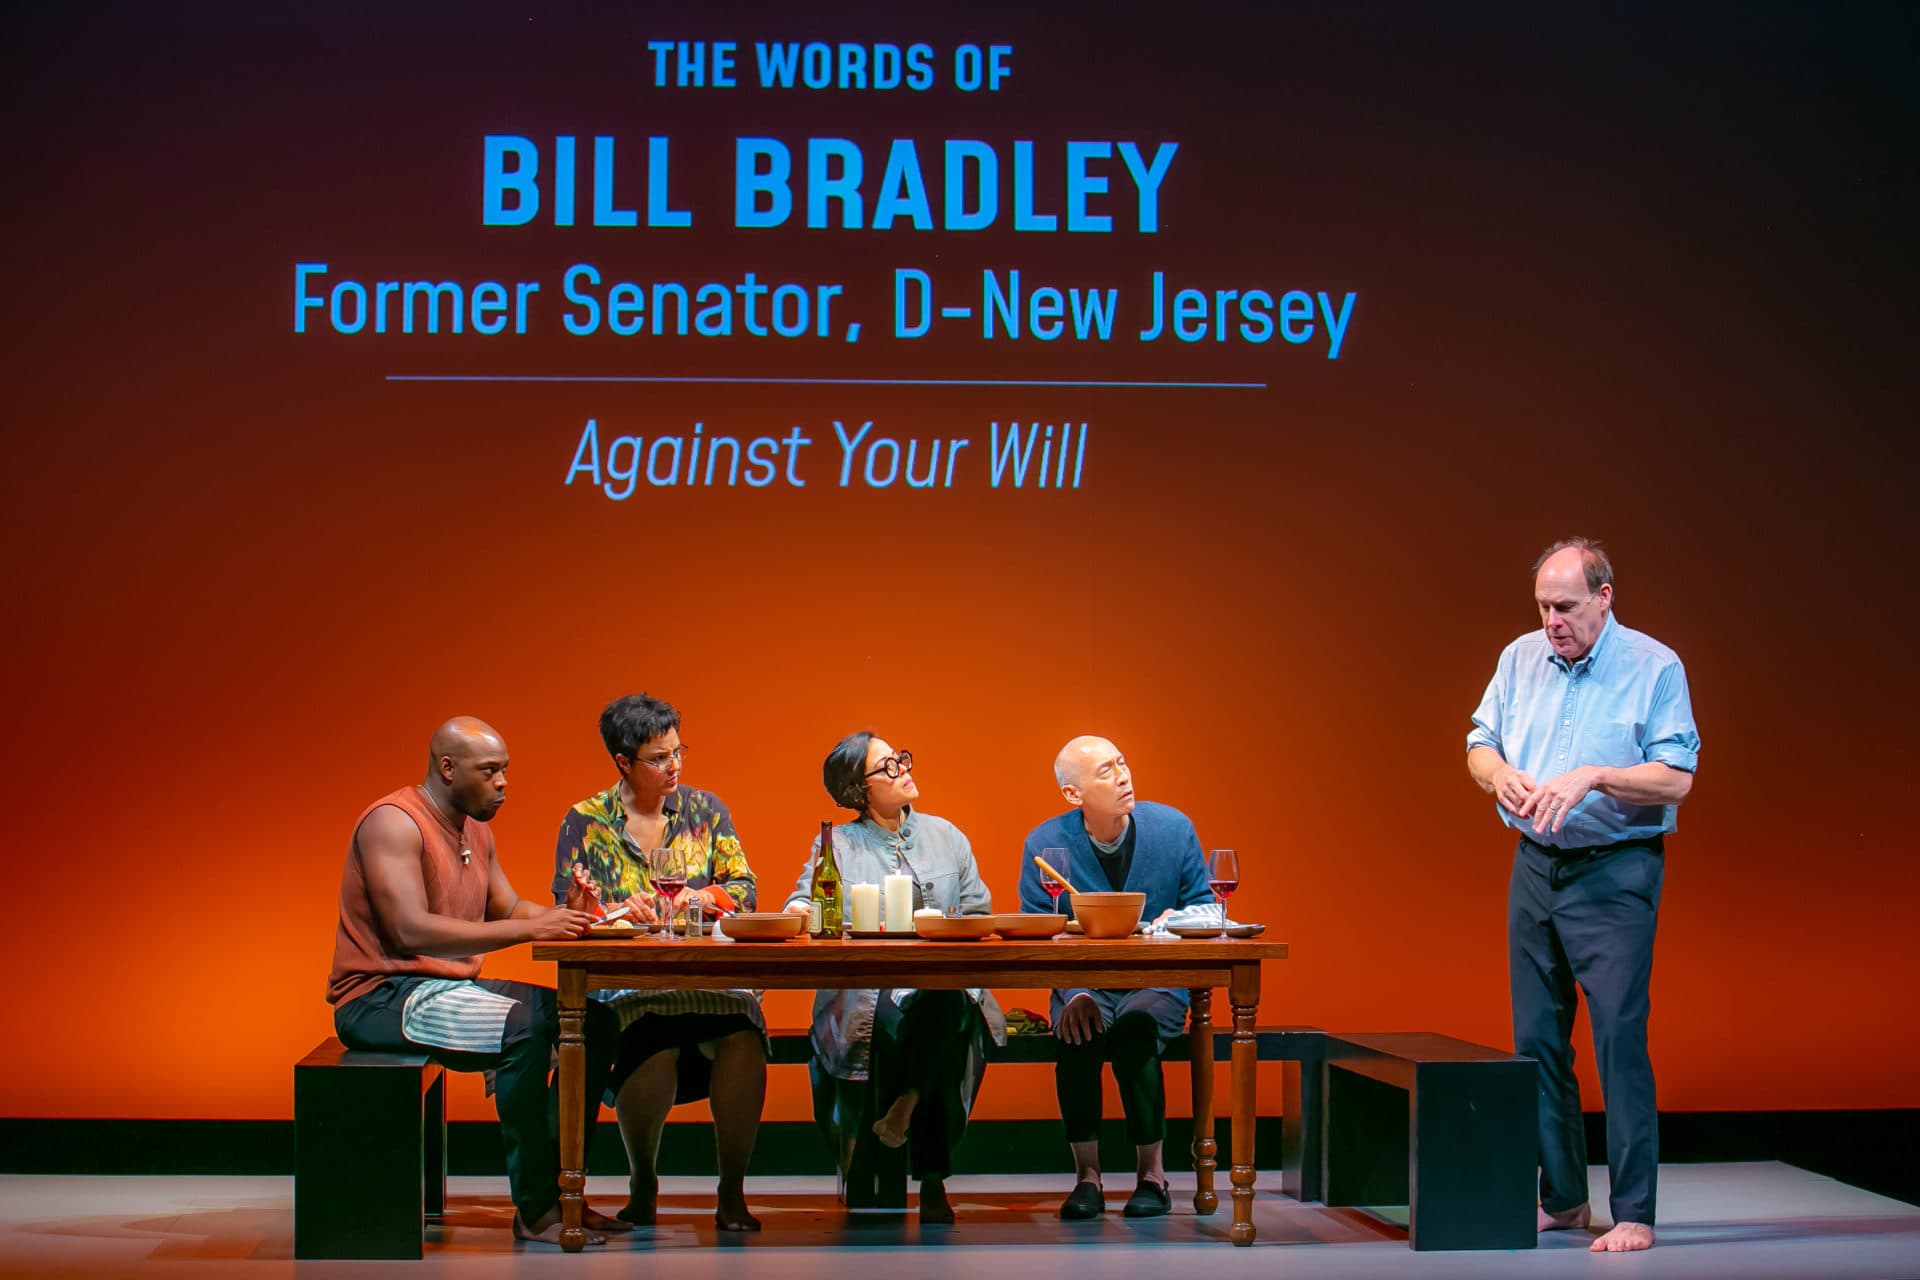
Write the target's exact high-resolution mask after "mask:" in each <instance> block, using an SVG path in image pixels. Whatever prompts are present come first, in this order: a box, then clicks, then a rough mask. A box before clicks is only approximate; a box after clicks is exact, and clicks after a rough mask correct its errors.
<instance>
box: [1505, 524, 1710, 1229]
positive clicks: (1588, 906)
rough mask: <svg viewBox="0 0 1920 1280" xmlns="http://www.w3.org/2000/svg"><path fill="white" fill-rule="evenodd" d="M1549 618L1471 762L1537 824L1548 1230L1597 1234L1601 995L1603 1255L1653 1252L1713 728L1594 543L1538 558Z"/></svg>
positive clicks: (1540, 591)
mask: <svg viewBox="0 0 1920 1280" xmlns="http://www.w3.org/2000/svg"><path fill="white" fill-rule="evenodd" d="M1534 600H1535V603H1536V604H1537V605H1538V606H1539V609H1540V619H1541V623H1542V626H1541V629H1540V630H1539V631H1532V632H1528V633H1527V634H1526V635H1523V636H1521V637H1520V638H1519V639H1517V640H1515V641H1514V642H1513V643H1512V644H1510V645H1508V646H1507V647H1506V650H1505V651H1504V652H1503V653H1501V655H1500V661H1499V663H1498V665H1497V666H1496V667H1495V669H1494V674H1493V679H1492V681H1491V682H1489V683H1488V685H1487V691H1486V695H1485V696H1484V697H1483V698H1482V699H1481V700H1480V707H1479V709H1478V710H1476V711H1475V712H1474V714H1473V731H1472V732H1471V733H1469V734H1468V735H1467V770H1468V772H1469V773H1471V774H1472V775H1473V779H1474V781H1475V782H1477V783H1479V784H1480V787H1481V789H1482V790H1484V791H1485V792H1487V793H1488V794H1489V795H1491V796H1492V797H1493V798H1494V801H1495V803H1496V805H1497V812H1498V813H1499V815H1500V820H1501V821H1502V822H1504V823H1505V824H1506V825H1507V826H1508V827H1509V828H1511V829H1512V830H1514V831H1516V832H1518V833H1519V837H1520V839H1519V847H1518V848H1517V849H1516V850H1515V851H1514V864H1513V876H1512V880H1511V881H1510V883H1509V886H1508V894H1507V958H1508V975H1509V979H1510V981H1511V984H1512V997H1513V1038H1514V1051H1515V1052H1516V1053H1522V1054H1525V1055H1527V1056H1528V1057H1531V1058H1534V1059H1535V1060H1537V1061H1538V1062H1539V1064H1540V1111H1539V1139H1540V1213H1539V1225H1540V1229H1541V1230H1542V1231H1553V1230H1565V1229H1584V1228H1585V1227H1586V1226H1587V1225H1588V1223H1589V1221H1590V1220H1591V1216H1592V1211H1591V1209H1590V1208H1589V1207H1588V1204H1587V1149H1586V1138H1585V1132H1584V1129H1583V1127H1582V1120H1581V1115H1580V1089H1579V1084H1578V1082H1577V1080H1576V1079H1575V1077H1574V1074H1573V1045H1572V1040H1571V1035H1572V1029H1573V1020H1574V1010H1575V1004H1576V1001H1577V998H1578V997H1577V994H1576V987H1577V988H1578V990H1582V991H1585V992H1586V995H1587V1012H1588V1015H1589V1017H1590V1019H1591V1021H1592V1023H1593V1040H1594V1056H1595V1060H1596V1062H1597V1065H1598V1067H1599V1070H1600V1089H1601V1093H1602V1094H1603V1095H1604V1099H1605V1103H1606V1109H1607V1168H1608V1172H1609V1174H1610V1180H1611V1184H1612V1192H1611V1197H1610V1200H1611V1209H1612V1214H1613V1221H1614V1225H1613V1227H1612V1229H1611V1230H1609V1231H1607V1232H1606V1233H1605V1234H1603V1235H1601V1236H1600V1237H1599V1238H1598V1239H1596V1240H1595V1241H1594V1242H1593V1245H1592V1248H1593V1250H1594V1252H1596V1253H1599V1252H1625V1251H1630V1250H1636V1249H1647V1248H1651V1247H1652V1245H1653V1225H1654V1202H1655V1190H1656V1181H1657V1176H1658V1169H1659V1158H1660V1157H1659V1133H1658V1119H1657V1109H1656V1105H1655V1101H1654V1082H1653V1064H1652V1062H1651V1060H1650V1059H1649V1057H1648V1054H1647V1011H1648V985H1649V983H1650V981H1651V978H1652V975H1653V934H1654V925H1655V923H1656V922H1657V920H1658V917H1659V913H1660V888H1661V882H1662V879H1663V876H1664V873H1665V861H1664V859H1665V838H1666V836H1667V834H1668V833H1669V832H1671V831H1672V830H1673V829H1674V811H1675V809H1676V808H1677V807H1678V805H1679V803H1680V801H1682V800H1684V799H1685V798H1686V796H1687V793H1688V791H1689V790H1691V789H1692V786H1693V774H1694V769H1695V766H1696V764H1697V762H1698V760H1699V753H1700V734H1699V732H1698V730H1696V729H1695V727H1694V723H1693V707H1692V703H1691V700H1690V699H1689V697H1688V693H1687V675H1686V670H1685V668H1684V667H1682V666H1681V664H1680V659H1679V657H1678V656H1676V655H1675V654H1674V652H1673V650H1671V649H1669V648H1667V646H1665V645H1663V644H1661V643H1660V642H1659V641H1657V640H1655V639H1653V638H1652V637H1651V636H1647V635H1644V634H1642V633H1641V632H1638V631H1634V630H1631V629H1629V628H1627V627H1623V626H1621V625H1620V624H1619V623H1618V622H1617V621H1615V620H1614V617H1613V566H1612V564H1611V563H1610V562H1609V561H1608V559H1607V556H1606V553H1605V551H1604V550H1602V549H1601V547H1600V545H1599V544H1598V543H1596V542H1594V541H1592V540H1591V539H1587V538H1570V539H1567V540H1565V541H1563V542H1557V543H1555V544H1554V545H1553V546H1551V547H1549V548H1547V550H1546V551H1545V552H1544V553H1542V555H1541V557H1540V559H1539V560H1537V561H1536V562H1535V563H1534Z"/></svg>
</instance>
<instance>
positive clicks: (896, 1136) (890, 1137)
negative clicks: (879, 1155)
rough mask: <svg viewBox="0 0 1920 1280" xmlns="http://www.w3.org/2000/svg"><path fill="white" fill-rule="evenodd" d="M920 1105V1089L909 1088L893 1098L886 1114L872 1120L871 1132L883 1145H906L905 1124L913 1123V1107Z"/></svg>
mask: <svg viewBox="0 0 1920 1280" xmlns="http://www.w3.org/2000/svg"><path fill="white" fill-rule="evenodd" d="M919 1105H920V1091H919V1090H918V1089H909V1090H907V1091H906V1092H905V1093H903V1094H901V1095H900V1096H899V1097H897V1098H895V1099H894V1100H893V1105H892V1106H890V1107H888V1108H887V1114H885V1115H883V1116H881V1117H880V1118H879V1119H878V1120H875V1121H874V1122H873V1134H874V1136H875V1137H876V1138H878V1139H880V1145H881V1146H883V1147H904V1146H906V1145H907V1126H908V1125H909V1124H911V1123H913V1109H914V1108H915V1107H917V1106H919Z"/></svg>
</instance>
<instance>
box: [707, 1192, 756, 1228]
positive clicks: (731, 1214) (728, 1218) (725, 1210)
mask: <svg viewBox="0 0 1920 1280" xmlns="http://www.w3.org/2000/svg"><path fill="white" fill-rule="evenodd" d="M713 1225H714V1226H716V1227H718V1228H720V1229H721V1230H722V1231H758V1230H759V1229H760V1219H758V1218H756V1217H754V1216H753V1214H752V1213H751V1212H750V1211H749V1210H748V1209H747V1197H746V1193H745V1192H744V1191H743V1190H742V1189H741V1188H740V1187H739V1186H731V1187H730V1186H728V1185H727V1184H726V1183H724V1182H722V1183H721V1184H720V1191H719V1194H718V1195H717V1196H716V1197H715V1198H714V1206H713Z"/></svg>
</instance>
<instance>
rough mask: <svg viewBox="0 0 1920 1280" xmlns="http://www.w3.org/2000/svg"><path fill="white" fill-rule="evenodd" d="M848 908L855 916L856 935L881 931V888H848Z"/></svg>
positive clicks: (875, 886) (856, 885) (867, 886)
mask: <svg viewBox="0 0 1920 1280" xmlns="http://www.w3.org/2000/svg"><path fill="white" fill-rule="evenodd" d="M847 908H848V910H849V911H850V912H852V915H853V931H854V932H855V933H877V932H879V929H880V886H879V885H877V884H854V885H848V886H847Z"/></svg>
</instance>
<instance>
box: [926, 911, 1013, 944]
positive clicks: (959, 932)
mask: <svg viewBox="0 0 1920 1280" xmlns="http://www.w3.org/2000/svg"><path fill="white" fill-rule="evenodd" d="M999 921H1000V917H999V916H915V917H914V918H913V931H914V932H915V933H917V934H919V935H920V936H921V937H923V938H928V939H931V940H933V941H936V942H972V941H974V940H975V939H977V938H984V937H986V936H987V935H988V934H990V933H992V932H993V927H994V925H996V924H998V923H999Z"/></svg>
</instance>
